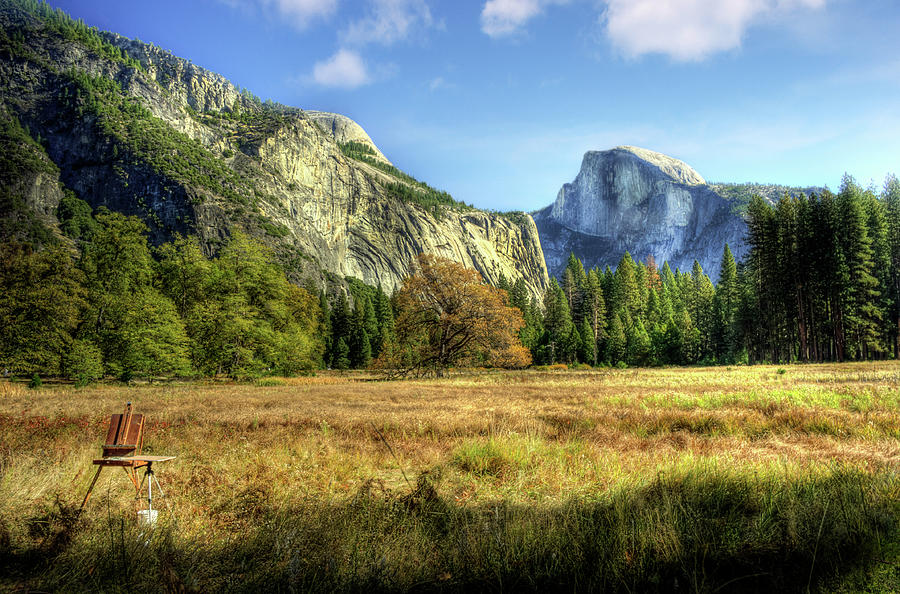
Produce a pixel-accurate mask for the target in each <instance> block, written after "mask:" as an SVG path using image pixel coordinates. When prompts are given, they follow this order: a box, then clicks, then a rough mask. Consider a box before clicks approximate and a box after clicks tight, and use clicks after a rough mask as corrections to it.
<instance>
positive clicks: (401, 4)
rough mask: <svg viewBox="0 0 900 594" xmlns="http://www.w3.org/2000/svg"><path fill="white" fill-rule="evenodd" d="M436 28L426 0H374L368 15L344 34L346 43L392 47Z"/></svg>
mask: <svg viewBox="0 0 900 594" xmlns="http://www.w3.org/2000/svg"><path fill="white" fill-rule="evenodd" d="M433 25H434V19H433V18H432V17H431V10H430V9H429V8H428V4H426V2H425V0H371V10H370V11H369V14H368V16H366V17H364V18H362V19H360V20H358V21H355V22H353V23H351V24H350V26H349V27H347V29H346V30H344V31H343V32H341V39H342V40H343V42H344V43H349V44H353V45H364V44H367V43H381V44H383V45H391V44H394V43H396V42H398V41H402V40H404V39H406V38H408V37H409V36H410V34H411V33H413V32H415V31H421V30H424V29H428V28H430V27H432V26H433Z"/></svg>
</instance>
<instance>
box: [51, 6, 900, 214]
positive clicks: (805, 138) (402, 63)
mask: <svg viewBox="0 0 900 594" xmlns="http://www.w3.org/2000/svg"><path fill="white" fill-rule="evenodd" d="M50 4H51V5H53V6H56V7H59V8H62V9H63V10H65V11H66V12H68V13H69V14H70V15H72V16H73V17H75V18H81V19H83V20H84V21H85V22H86V23H87V24H89V25H93V26H96V27H98V28H99V29H102V30H108V31H114V32H117V33H120V34H122V35H125V36H127V37H131V38H138V39H141V40H143V41H146V42H153V43H155V44H156V45H158V46H160V47H162V48H165V49H167V50H169V51H171V52H172V53H174V54H175V55H178V56H180V57H183V58H187V59H190V60H191V61H193V63H194V64H197V65H199V66H202V67H204V68H207V69H209V70H212V71H214V72H218V73H220V74H222V75H224V76H225V77H227V78H228V79H230V80H231V81H232V82H233V83H234V84H236V85H238V86H239V87H243V88H246V89H249V90H250V91H252V92H253V93H254V94H256V95H257V96H259V97H261V98H262V99H272V100H273V101H277V102H279V103H283V104H286V105H292V106H296V107H300V108H303V109H316V110H322V111H331V112H337V113H341V114H344V115H346V116H349V117H351V118H353V119H354V120H355V121H356V122H357V123H359V124H360V125H361V126H362V127H363V128H364V129H365V130H366V131H367V132H368V134H369V136H371V137H372V139H373V140H374V142H375V144H376V145H378V147H379V148H380V149H381V150H382V152H384V153H385V155H387V157H388V158H389V159H391V161H392V162H393V163H394V164H395V165H397V166H398V167H399V168H400V169H402V170H404V171H406V172H407V173H409V174H411V175H413V176H415V177H416V178H418V179H420V180H422V181H425V182H427V183H428V184H430V185H432V186H434V187H436V188H439V189H442V190H446V191H448V192H450V193H451V194H452V195H453V196H454V197H455V198H456V199H457V200H463V201H465V202H468V203H469V204H474V205H475V206H477V207H479V208H486V209H494V210H525V211H532V210H536V209H539V208H542V207H544V206H546V205H547V204H550V203H551V202H553V200H554V199H555V198H556V195H557V193H558V192H559V189H560V187H561V186H562V184H564V183H567V182H570V181H572V180H573V179H574V177H575V176H576V175H577V173H578V170H579V169H580V166H581V159H582V156H583V155H584V153H585V152H586V151H589V150H606V149H609V148H612V147H615V146H618V145H635V146H641V147H644V148H647V149H651V150H655V151H659V152H662V153H665V154H668V155H671V156H673V157H676V158H678V159H681V160H683V161H685V162H686V163H688V164H689V165H690V166H692V167H693V168H694V169H696V170H697V171H698V172H699V173H700V174H701V175H702V176H703V177H704V178H706V179H707V180H708V181H720V182H747V181H753V182H765V183H778V184H786V185H799V186H810V185H816V186H821V185H827V186H828V187H830V188H831V189H837V188H838V186H839V185H840V180H841V177H842V176H843V174H844V173H845V172H846V173H849V174H850V175H852V176H854V177H855V178H856V180H857V181H858V182H859V183H861V184H862V185H863V186H869V185H873V186H874V187H875V188H876V189H877V188H880V187H881V186H882V184H883V181H884V178H885V176H886V175H887V174H888V173H892V172H896V173H897V174H898V175H900V35H898V34H897V32H898V31H900V2H897V1H896V0H178V1H173V0H153V1H152V2H150V1H144V2H123V1H122V0H50Z"/></svg>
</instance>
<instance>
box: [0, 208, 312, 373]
mask: <svg viewBox="0 0 900 594" xmlns="http://www.w3.org/2000/svg"><path fill="white" fill-rule="evenodd" d="M73 201H74V202H76V203H77V202H81V201H80V200H78V199H77V198H70V199H69V200H68V201H67V202H66V204H67V205H68V208H70V209H71V207H72V202H73ZM84 206H85V207H86V208H87V212H86V213H85V212H80V215H79V217H78V219H77V225H76V224H73V221H74V220H75V219H72V218H68V219H66V220H65V221H64V222H63V225H62V229H63V230H64V231H67V232H70V233H73V234H74V233H76V232H77V234H78V237H79V239H78V240H77V242H74V245H77V246H78V248H77V249H72V247H71V245H72V244H67V243H64V242H58V243H56V244H53V245H49V246H47V247H46V248H44V249H42V250H39V251H36V250H34V249H33V248H32V247H31V246H30V245H29V244H26V243H21V242H16V241H8V242H6V243H3V244H2V245H0V370H2V371H4V372H5V374H7V375H9V374H13V375H19V376H31V375H33V374H39V375H52V376H63V377H68V378H70V379H73V380H75V381H76V382H80V383H86V382H88V381H91V380H93V379H97V378H101V377H110V376H112V377H117V378H120V379H122V380H125V381H128V380H130V379H132V378H137V377H145V378H151V379H152V378H154V377H172V376H198V375H218V374H224V375H228V376H232V377H254V376H258V375H262V374H266V373H279V374H294V373H298V372H300V371H303V370H307V369H314V368H318V367H319V366H320V365H321V353H322V349H323V337H322V332H321V325H322V323H321V319H322V316H321V310H320V308H319V300H318V299H317V298H316V296H314V295H312V294H311V293H310V292H309V291H307V290H306V289H304V288H301V287H297V286H295V285H293V284H291V283H290V282H288V280H287V276H286V275H285V273H284V271H283V270H282V269H281V268H280V267H279V266H278V265H277V264H276V263H274V258H273V256H272V254H271V253H270V252H269V251H268V250H267V249H266V248H265V247H264V246H263V245H261V244H259V243H257V242H255V241H253V240H251V239H250V238H249V237H247V236H245V235H243V234H241V233H234V234H233V235H232V237H231V239H230V240H229V241H228V242H227V243H225V244H224V245H223V246H222V247H221V249H220V250H219V253H218V255H216V256H215V257H212V258H210V257H207V255H206V254H204V252H203V250H202V249H201V246H200V244H199V242H198V241H197V240H196V239H192V238H179V239H176V240H175V241H173V242H171V243H167V244H164V245H162V246H160V247H158V248H155V249H151V247H150V246H149V245H148V243H147V228H146V226H145V225H144V223H143V222H141V221H140V220H139V219H137V218H135V217H127V216H124V215H122V214H119V213H114V212H110V211H109V210H106V209H104V208H101V209H99V211H98V212H97V213H96V215H94V216H91V215H90V214H89V213H90V207H88V206H87V205H84ZM61 214H62V213H61ZM73 230H74V231H73Z"/></svg>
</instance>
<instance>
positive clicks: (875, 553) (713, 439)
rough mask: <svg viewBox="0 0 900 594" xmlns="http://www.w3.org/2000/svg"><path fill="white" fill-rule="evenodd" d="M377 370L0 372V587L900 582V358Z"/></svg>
mask: <svg viewBox="0 0 900 594" xmlns="http://www.w3.org/2000/svg"><path fill="white" fill-rule="evenodd" d="M376 380H377V377H376V376H371V375H368V374H364V373H347V374H343V375H341V374H333V375H332V374H319V375H318V376H315V377H302V378H267V379H263V380H259V381H258V382H256V383H248V384H230V383H221V382H207V383H155V384H145V385H138V386H124V385H116V384H97V385H89V386H87V387H83V388H75V387H73V386H71V385H45V386H43V387H41V388H39V389H29V388H28V387H27V386H26V384H24V383H17V382H14V383H11V382H4V383H0V589H4V590H12V591H15V590H28V589H36V590H42V591H133V590H135V589H137V588H140V589H143V590H147V591H161V592H162V591H174V592H193V591H197V592H206V591H254V590H256V591H260V590H263V591H269V590H274V591H336V590H339V591H367V592H372V591H446V592H453V591H471V590H475V589H477V590H490V591H553V590H561V591H572V590H583V591H616V592H647V591H659V592H668V591H688V592H730V591H738V592H744V591H746V592H753V591H759V590H762V589H771V590H773V591H803V592H806V591H812V592H816V591H828V592H832V591H837V592H856V591H870V592H896V591H898V590H900V474H898V470H900V364H898V363H897V362H878V363H855V364H841V365H837V364H835V365H804V366H783V367H776V366H752V367H728V368H726V367H711V368H659V369H597V370H577V371H576V370H556V369H544V370H527V371H515V372H506V371H490V370H484V371H482V370H467V371H456V372H454V373H452V374H451V375H450V377H448V378H444V379H440V380H422V381H394V382H383V381H376ZM128 400H130V401H132V402H133V403H134V406H135V410H136V412H141V413H144V414H146V415H147V417H148V424H147V427H146V431H145V439H144V453H149V454H170V455H175V456H177V459H176V460H174V461H171V462H166V463H164V464H158V465H157V468H156V470H157V477H158V479H159V481H160V483H161V485H162V488H163V489H164V491H165V495H166V496H165V497H164V498H162V499H159V500H156V501H155V503H157V504H158V505H159V509H160V510H161V511H160V517H159V520H158V523H157V525H156V526H155V527H154V528H153V529H152V530H151V529H148V528H147V527H145V526H141V525H139V524H138V523H137V521H136V514H135V510H136V505H137V502H136V501H135V500H134V491H133V488H132V487H130V483H129V481H128V478H127V477H126V476H125V473H123V472H121V471H118V472H114V471H116V470H117V469H107V470H105V471H104V472H103V474H102V475H101V478H100V481H99V482H98V484H97V487H96V488H95V491H94V494H93V497H92V499H91V501H90V502H89V504H88V506H87V507H86V509H85V511H84V513H83V514H81V515H80V516H79V515H78V514H77V509H78V505H79V504H80V502H81V498H82V497H83V495H84V492H85V491H86V489H87V486H88V483H89V482H90V479H91V477H92V475H93V471H94V467H93V466H92V465H91V460H92V459H93V458H95V457H98V456H99V453H100V445H101V443H102V440H103V438H104V436H105V432H106V425H107V422H108V416H109V415H110V414H112V413H117V412H120V411H121V409H122V407H123V405H124V403H125V401H128ZM129 489H130V490H129Z"/></svg>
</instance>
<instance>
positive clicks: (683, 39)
mask: <svg viewBox="0 0 900 594" xmlns="http://www.w3.org/2000/svg"><path fill="white" fill-rule="evenodd" d="M606 5H607V6H606V10H605V12H604V13H603V14H602V16H601V21H602V22H603V24H604V28H605V32H606V35H607V36H608V38H609V40H610V42H611V43H612V44H613V46H615V47H616V48H618V49H619V50H620V51H621V52H622V53H623V54H625V55H626V56H629V57H638V56H641V55H644V54H654V53H656V54H664V55H668V56H671V57H672V58H673V59H675V60H679V61H695V60H702V59H704V58H706V57H708V56H710V55H712V54H715V53H717V52H721V51H727V50H731V49H734V48H737V47H739V46H740V45H741V41H742V38H743V36H744V33H745V31H746V30H747V28H748V27H750V26H751V25H753V24H754V23H757V22H761V21H763V20H765V21H768V22H772V21H777V20H779V19H788V18H793V17H795V16H796V15H795V13H796V11H798V10H803V9H806V10H810V9H813V10H814V9H819V8H822V7H823V6H824V5H825V0H728V1H727V2H724V1H722V0H606Z"/></svg>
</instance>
